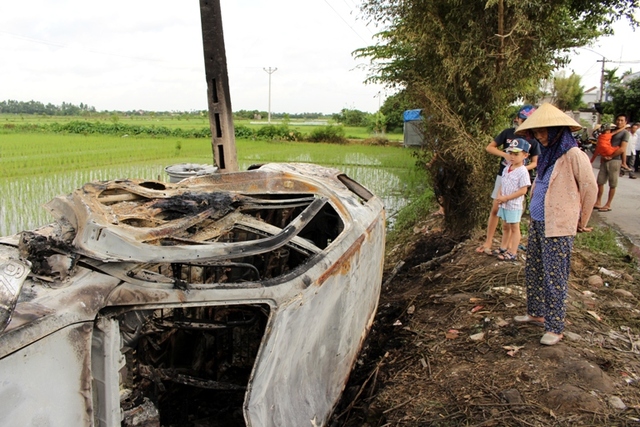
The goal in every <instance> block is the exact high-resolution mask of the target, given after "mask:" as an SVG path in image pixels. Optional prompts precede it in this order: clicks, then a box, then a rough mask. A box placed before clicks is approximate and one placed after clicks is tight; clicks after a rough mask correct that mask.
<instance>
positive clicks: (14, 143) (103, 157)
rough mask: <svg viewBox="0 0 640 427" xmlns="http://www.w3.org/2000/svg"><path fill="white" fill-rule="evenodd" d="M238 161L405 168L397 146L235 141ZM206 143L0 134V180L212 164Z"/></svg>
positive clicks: (405, 156) (407, 162)
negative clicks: (111, 168)
mask: <svg viewBox="0 0 640 427" xmlns="http://www.w3.org/2000/svg"><path fill="white" fill-rule="evenodd" d="M236 145H237V151H238V160H239V162H244V163H249V164H251V163H266V162H311V163H318V164H322V165H326V166H349V165H358V166H365V167H374V168H375V167H380V168H386V169H408V168H409V167H410V166H411V165H412V163H413V161H412V160H411V156H410V152H409V151H408V150H405V149H402V148H400V147H381V146H368V145H352V144H348V145H333V144H322V143H306V142H271V141H253V140H237V141H236ZM212 161H213V159H212V154H211V146H210V143H209V142H208V141H206V140H203V139H186V138H182V139H181V138H171V137H168V138H143V137H140V138H137V137H129V138H122V137H117V136H106V135H87V136H84V135H57V134H38V133H34V134H5V135H3V136H2V140H1V141H0V178H14V177H21V176H33V175H42V174H52V173H58V172H66V171H68V170H69V169H74V170H77V169H91V168H96V167H106V166H112V165H119V164H148V163H159V164H171V163H183V162H193V163H212Z"/></svg>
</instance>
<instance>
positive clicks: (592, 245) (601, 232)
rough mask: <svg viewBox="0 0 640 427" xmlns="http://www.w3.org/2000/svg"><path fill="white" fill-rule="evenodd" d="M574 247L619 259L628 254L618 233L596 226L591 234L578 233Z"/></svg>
mask: <svg viewBox="0 0 640 427" xmlns="http://www.w3.org/2000/svg"><path fill="white" fill-rule="evenodd" d="M574 245H575V246H576V247H577V248H581V249H586V250H588V251H591V252H594V253H597V254H603V255H607V256H610V257H613V258H618V259H620V258H624V257H626V256H627V254H628V251H627V250H626V249H625V247H624V246H623V245H622V243H621V242H620V237H619V235H618V233H616V232H615V230H613V229H611V228H609V227H606V226H596V227H594V228H593V231H592V232H590V233H578V234H577V235H576V239H575V242H574Z"/></svg>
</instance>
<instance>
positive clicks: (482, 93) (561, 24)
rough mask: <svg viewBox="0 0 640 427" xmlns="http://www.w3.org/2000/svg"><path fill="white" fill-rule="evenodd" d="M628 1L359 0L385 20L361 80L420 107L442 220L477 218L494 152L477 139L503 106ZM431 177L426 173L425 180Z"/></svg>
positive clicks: (469, 225) (630, 6)
mask: <svg viewBox="0 0 640 427" xmlns="http://www.w3.org/2000/svg"><path fill="white" fill-rule="evenodd" d="M636 8H637V1H635V0H611V1H608V2H606V3H602V2H592V1H590V0H559V1H556V2H552V3H549V2H547V1H546V0H530V1H526V2H505V1H504V0H489V1H488V2H464V3H461V2H460V1H459V0H429V1H426V0H365V1H364V4H363V6H362V9H363V11H364V13H365V14H366V15H367V17H368V18H369V19H371V20H373V21H377V22H378V23H379V24H380V25H383V26H384V27H385V30H384V31H382V32H381V33H379V34H378V38H379V42H378V43H377V44H376V45H374V46H369V47H365V48H363V49H359V50H357V51H356V55H357V56H358V57H360V58H369V59H370V60H371V61H372V65H371V76H370V78H369V81H372V82H378V83H383V84H386V85H388V86H391V87H394V88H399V89H404V90H405V92H406V93H407V95H408V97H409V99H410V100H411V101H412V102H411V103H412V104H413V105H414V108H422V110H423V115H424V117H425V128H426V129H429V133H430V135H433V138H428V139H427V143H428V149H429V150H431V151H433V152H435V153H437V160H436V163H435V165H434V167H433V168H431V173H432V174H435V173H439V172H442V173H443V174H444V176H443V177H442V178H441V179H442V182H444V183H446V188H444V189H441V191H442V194H443V197H444V198H445V199H446V200H445V203H446V204H447V205H448V208H447V207H446V208H445V211H446V212H447V215H446V218H445V222H446V225H447V228H449V229H450V230H455V231H457V232H459V233H465V232H466V231H470V230H471V229H473V228H475V227H477V226H478V225H480V224H482V223H484V221H485V220H486V213H487V210H488V208H489V199H488V197H487V195H488V194H489V193H490V190H491V187H492V181H493V177H494V174H495V158H490V156H489V155H483V154H480V153H485V150H484V148H485V147H486V145H487V144H488V143H489V142H490V141H491V139H492V136H493V135H495V134H497V133H498V131H500V130H501V127H500V126H502V123H504V121H505V119H507V110H508V108H509V106H510V105H512V104H513V103H514V102H515V101H517V100H518V99H520V98H524V99H528V95H529V94H531V93H535V92H536V91H537V88H538V86H539V82H540V81H541V80H542V79H544V78H546V77H548V76H550V75H551V73H552V71H553V70H554V69H555V68H556V67H557V66H559V65H563V64H564V63H566V60H567V58H566V56H564V55H566V52H567V51H568V49H570V48H572V47H576V46H582V45H585V44H587V43H588V42H589V41H591V40H593V39H594V38H596V37H597V36H599V35H601V34H603V33H609V32H611V23H612V22H614V21H615V20H617V19H619V18H620V17H622V16H626V17H630V18H629V19H631V20H633V18H632V17H633V13H634V11H635V9H636ZM435 181H436V180H435V179H434V182H435Z"/></svg>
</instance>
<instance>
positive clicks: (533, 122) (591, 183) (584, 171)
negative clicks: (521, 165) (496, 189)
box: [515, 104, 598, 345]
mask: <svg viewBox="0 0 640 427" xmlns="http://www.w3.org/2000/svg"><path fill="white" fill-rule="evenodd" d="M581 128H582V127H581V126H580V125H579V124H578V123H577V122H576V121H575V120H573V119H572V118H571V117H569V116H568V115H566V114H565V113H563V112H562V111H560V110H559V109H557V108H556V107H554V106H553V105H551V104H543V105H541V106H540V107H539V108H538V109H537V110H536V111H535V112H534V113H533V114H532V115H531V116H530V117H529V118H528V119H527V121H525V122H524V123H523V124H522V125H521V126H520V127H518V129H517V130H516V134H520V135H526V134H527V133H528V132H531V133H532V134H533V136H534V138H536V139H537V140H538V142H539V143H540V145H541V153H540V156H539V157H538V173H537V176H536V179H535V181H534V183H533V187H532V190H531V191H532V194H531V202H530V205H529V212H530V214H531V223H530V226H529V241H528V245H527V264H526V268H525V283H526V287H527V314H526V315H524V316H516V317H515V321H516V322H520V323H525V322H531V323H544V327H545V334H544V335H543V336H542V339H541V340H540V343H541V344H544V345H554V344H556V343H558V342H559V341H560V340H561V339H562V332H563V331H564V318H565V313H566V299H567V282H568V280H569V271H570V267H571V249H572V247H573V239H574V237H575V235H576V233H577V232H584V231H591V229H590V228H588V227H587V222H588V221H589V218H590V217H591V212H592V211H593V205H594V203H595V201H596V195H597V192H598V187H597V184H596V179H595V177H594V175H593V171H592V169H591V163H590V161H589V158H588V157H587V155H586V154H585V153H583V152H582V151H581V150H580V149H579V148H578V143H577V141H576V140H575V138H574V137H573V135H572V134H571V132H577V131H579V130H580V129H581Z"/></svg>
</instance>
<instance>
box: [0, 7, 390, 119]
mask: <svg viewBox="0 0 640 427" xmlns="http://www.w3.org/2000/svg"><path fill="white" fill-rule="evenodd" d="M349 2H350V3H351V4H352V5H353V6H352V10H353V14H350V10H349V3H348V2H347V1H346V0H340V1H338V0H309V1H305V2H300V1H293V0H271V1H255V0H222V14H223V27H224V36H225V45H226V50H227V60H228V71H229V81H230V86H231V87H230V90H231V100H232V105H233V109H234V110H239V109H259V110H266V109H267V108H268V75H267V73H266V72H265V71H264V70H263V68H268V67H274V68H276V67H277V68H278V70H277V71H276V72H275V73H274V74H273V75H272V87H271V89H272V96H271V105H272V111H273V112H289V113H297V112H324V113H333V112H338V111H340V109H342V108H345V107H349V108H358V109H361V110H364V111H375V110H376V109H377V108H378V101H377V98H374V96H375V95H376V94H377V93H378V91H379V90H380V87H378V86H371V85H369V86H368V85H364V84H363V81H364V79H365V78H366V74H365V72H363V71H361V70H354V69H355V67H356V65H357V62H356V60H354V59H353V57H352V56H351V52H352V51H353V50H355V49H357V48H360V47H363V46H366V45H369V44H371V43H372V41H371V31H370V30H368V29H367V28H365V26H364V25H363V23H362V22H360V21H357V20H356V19H355V16H354V14H355V13H357V12H356V6H355V3H354V2H353V1H352V0H349ZM100 5H101V6H100V7H96V3H92V2H86V1H80V0H59V1H56V2H51V1H46V0H33V1H30V0H25V1H24V2H11V4H8V5H3V6H1V7H0V54H1V55H2V57H3V61H2V62H0V75H1V76H2V79H0V98H2V99H16V100H24V101H27V100H31V99H34V100H37V101H41V102H44V103H47V102H52V103H54V104H59V103H61V102H63V101H65V102H73V103H80V102H83V103H87V104H90V105H94V106H95V107H96V108H97V109H99V110H104V109H106V110H112V109H118V110H127V109H137V108H141V109H148V110H192V109H206V84H205V80H204V61H203V55H202V35H201V32H200V31H201V30H200V10H199V3H198V2H197V1H193V0H191V1H188V2H176V1H175V0H172V1H167V0H158V1H151V0H134V1H125V0H112V1H111V2H108V3H101V4H100ZM332 8H333V9H332ZM343 20H344V21H343ZM345 21H346V22H345ZM350 26H351V27H352V28H350Z"/></svg>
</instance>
